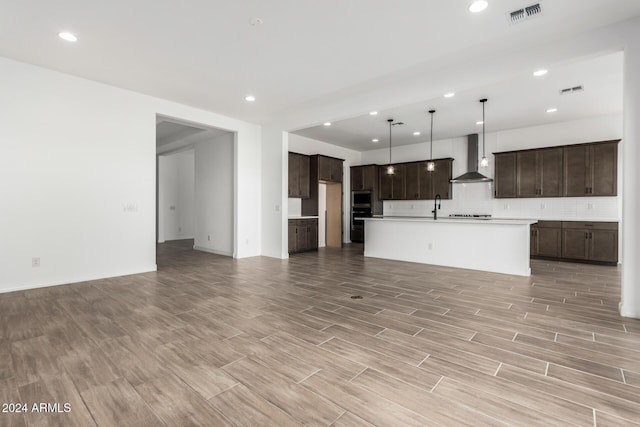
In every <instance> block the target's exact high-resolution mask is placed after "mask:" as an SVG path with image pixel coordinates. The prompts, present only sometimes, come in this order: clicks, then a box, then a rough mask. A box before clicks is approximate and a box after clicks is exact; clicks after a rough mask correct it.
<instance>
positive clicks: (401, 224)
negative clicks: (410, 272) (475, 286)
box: [363, 217, 537, 276]
mask: <svg viewBox="0 0 640 427" xmlns="http://www.w3.org/2000/svg"><path fill="white" fill-rule="evenodd" d="M363 219H364V221H365V227H364V232H365V240H364V241H365V245H364V256H366V257H372V258H384V259H393V260H398V261H409V262H419V263H423V264H433V265H442V266H447V267H457V268H467V269H473V270H482V271H490V272H495V273H505V274H514V275H518V276H530V275H531V267H530V265H529V249H530V242H529V238H530V231H529V226H530V225H531V224H535V223H536V222H537V221H536V220H530V219H452V218H446V217H445V218H439V219H437V220H434V219H433V218H425V217H374V218H363Z"/></svg>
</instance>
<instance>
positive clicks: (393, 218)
mask: <svg viewBox="0 0 640 427" xmlns="http://www.w3.org/2000/svg"><path fill="white" fill-rule="evenodd" d="M357 219H363V220H365V221H400V222H433V223H448V224H449V223H457V224H485V225H530V224H535V223H536V222H538V220H537V219H507V218H491V219H469V218H450V217H448V216H444V217H438V219H437V220H434V219H433V217H430V216H429V217H424V216H423V217H419V216H382V217H380V216H378V217H372V218H357Z"/></svg>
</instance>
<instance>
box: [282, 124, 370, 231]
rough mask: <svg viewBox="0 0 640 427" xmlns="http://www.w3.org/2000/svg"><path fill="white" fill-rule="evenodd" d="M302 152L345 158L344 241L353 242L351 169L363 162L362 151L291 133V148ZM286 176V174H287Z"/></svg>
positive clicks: (343, 176)
mask: <svg viewBox="0 0 640 427" xmlns="http://www.w3.org/2000/svg"><path fill="white" fill-rule="evenodd" d="M288 151H293V152H295V153H300V154H307V155H311V154H322V155H325V156H330V157H336V158H338V159H344V162H343V163H342V191H343V197H342V212H343V218H342V227H343V230H344V235H343V237H342V238H343V241H344V242H345V243H349V242H351V235H350V233H351V224H350V218H349V216H350V211H351V199H350V191H351V172H350V171H351V169H350V167H351V166H353V165H359V164H361V153H360V152H359V151H355V150H349V149H348V148H344V147H338V146H337V145H333V144H327V143H326V142H322V141H318V140H315V139H311V138H306V137H304V136H300V135H295V134H289V149H288ZM285 176H286V175H285Z"/></svg>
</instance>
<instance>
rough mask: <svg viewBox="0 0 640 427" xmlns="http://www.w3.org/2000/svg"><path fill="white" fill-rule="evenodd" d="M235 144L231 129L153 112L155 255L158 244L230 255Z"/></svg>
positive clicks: (231, 250) (232, 248) (161, 249)
mask: <svg viewBox="0 0 640 427" xmlns="http://www.w3.org/2000/svg"><path fill="white" fill-rule="evenodd" d="M234 145H235V134H234V133H232V132H228V131H224V130H220V129H215V128H211V127H208V126H205V125H200V124H195V123H187V122H182V121H180V120H176V119H171V118H165V117H162V116H157V117H156V157H157V169H156V173H157V180H156V189H157V194H156V232H157V239H156V240H157V243H158V245H159V246H158V250H157V251H156V254H157V256H156V258H159V256H158V255H160V254H164V255H166V251H163V247H162V246H161V245H165V246H171V248H172V249H178V248H180V249H181V250H187V249H188V250H199V251H203V252H211V253H215V254H219V255H225V256H233V254H234V249H235V248H234V231H233V230H234V222H235V219H234V218H235V216H234V173H235V171H234V164H235V162H234V149H235V148H234ZM164 242H167V243H169V245H166V244H165V243H164ZM187 243H188V244H187ZM171 253H174V251H173V250H172V251H171ZM166 258H167V257H166V256H163V259H166Z"/></svg>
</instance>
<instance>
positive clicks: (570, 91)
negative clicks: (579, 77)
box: [560, 85, 584, 95]
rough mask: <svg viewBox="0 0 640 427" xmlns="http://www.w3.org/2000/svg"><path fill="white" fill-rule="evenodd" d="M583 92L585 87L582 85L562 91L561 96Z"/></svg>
mask: <svg viewBox="0 0 640 427" xmlns="http://www.w3.org/2000/svg"><path fill="white" fill-rule="evenodd" d="M583 90H584V86H582V85H578V86H573V87H567V88H564V89H560V95H569V94H571V93H575V92H582V91H583Z"/></svg>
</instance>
